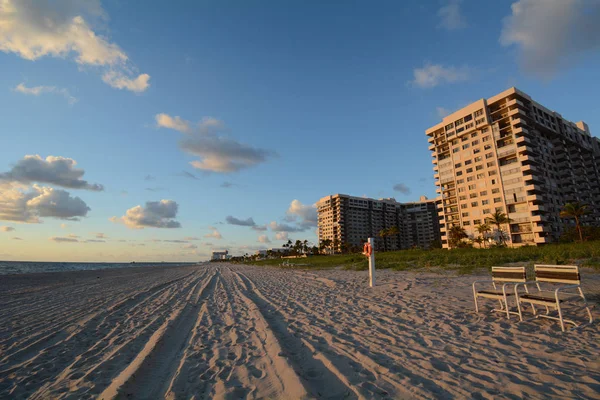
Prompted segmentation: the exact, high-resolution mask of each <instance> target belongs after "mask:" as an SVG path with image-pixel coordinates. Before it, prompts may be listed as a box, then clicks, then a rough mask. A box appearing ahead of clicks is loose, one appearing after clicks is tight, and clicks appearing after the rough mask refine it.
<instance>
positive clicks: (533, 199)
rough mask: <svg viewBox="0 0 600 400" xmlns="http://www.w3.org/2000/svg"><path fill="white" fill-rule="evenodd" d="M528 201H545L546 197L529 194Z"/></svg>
mask: <svg viewBox="0 0 600 400" xmlns="http://www.w3.org/2000/svg"><path fill="white" fill-rule="evenodd" d="M527 201H544V198H543V197H542V196H540V195H539V194H528V195H527Z"/></svg>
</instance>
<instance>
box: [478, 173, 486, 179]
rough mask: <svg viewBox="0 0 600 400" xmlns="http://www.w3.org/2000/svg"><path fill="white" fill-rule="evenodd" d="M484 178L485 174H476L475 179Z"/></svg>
mask: <svg viewBox="0 0 600 400" xmlns="http://www.w3.org/2000/svg"><path fill="white" fill-rule="evenodd" d="M483 178H485V174H477V179H483Z"/></svg>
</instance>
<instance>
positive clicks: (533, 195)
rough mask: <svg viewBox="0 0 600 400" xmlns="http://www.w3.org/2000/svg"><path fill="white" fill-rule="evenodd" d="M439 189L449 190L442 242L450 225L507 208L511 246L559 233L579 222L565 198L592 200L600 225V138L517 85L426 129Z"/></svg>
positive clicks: (469, 227)
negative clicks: (564, 214) (568, 215)
mask: <svg viewBox="0 0 600 400" xmlns="http://www.w3.org/2000/svg"><path fill="white" fill-rule="evenodd" d="M426 134H427V136H428V137H429V138H428V141H429V143H430V146H429V149H430V150H431V151H432V156H433V164H434V167H433V170H434V177H435V179H436V186H437V192H438V193H439V194H440V195H441V196H442V202H443V204H442V205H441V210H440V217H441V218H440V223H441V231H442V243H443V246H444V247H448V237H447V232H448V230H449V229H450V228H451V227H452V226H454V225H460V226H462V227H464V229H465V230H466V231H467V233H468V234H471V235H474V236H475V237H478V236H479V234H478V233H477V232H476V229H475V227H476V226H477V225H479V224H481V223H484V222H485V219H486V217H488V216H489V215H490V214H491V213H493V212H494V211H496V210H501V211H502V212H504V213H505V214H507V215H508V216H509V218H510V220H511V221H510V223H509V224H505V226H503V227H502V232H504V236H505V238H506V240H507V242H508V244H509V245H513V246H521V245H534V244H544V243H550V242H554V241H556V240H558V238H559V236H560V234H561V233H562V232H563V230H564V229H565V226H567V227H568V226H569V224H572V223H573V221H571V220H561V218H560V215H559V214H560V210H561V208H562V207H563V206H564V204H565V203H569V202H580V203H584V204H587V205H588V207H589V210H590V214H589V215H587V216H586V217H584V223H587V224H593V225H599V224H600V173H599V162H598V161H599V160H600V140H599V139H598V138H596V137H593V136H592V135H591V134H590V130H589V128H588V126H587V125H586V124H585V123H584V122H577V123H573V122H570V121H567V120H566V119H564V118H563V117H562V116H561V115H560V114H558V113H556V112H554V111H551V110H549V109H547V108H546V107H544V106H542V105H541V104H539V103H538V102H536V101H534V100H533V99H532V98H531V97H530V96H529V95H527V94H525V93H523V92H522V91H520V90H518V89H516V88H510V89H508V90H506V91H504V92H502V93H500V94H498V95H496V96H494V97H491V98H489V99H487V100H485V99H481V100H478V101H476V102H474V103H473V104H471V105H468V106H467V107H464V108H462V109H460V110H458V111H456V112H455V113H453V114H450V115H448V116H447V117H445V118H444V119H443V121H442V122H441V123H439V124H438V125H436V126H434V127H432V128H430V129H428V130H427V131H426Z"/></svg>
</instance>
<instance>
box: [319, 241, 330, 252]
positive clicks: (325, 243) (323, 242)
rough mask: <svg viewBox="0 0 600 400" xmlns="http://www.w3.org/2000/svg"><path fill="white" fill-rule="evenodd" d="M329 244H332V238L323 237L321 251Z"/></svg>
mask: <svg viewBox="0 0 600 400" xmlns="http://www.w3.org/2000/svg"><path fill="white" fill-rule="evenodd" d="M329 246H331V239H323V240H321V248H320V250H321V251H323V250H324V249H326V248H328V247H329Z"/></svg>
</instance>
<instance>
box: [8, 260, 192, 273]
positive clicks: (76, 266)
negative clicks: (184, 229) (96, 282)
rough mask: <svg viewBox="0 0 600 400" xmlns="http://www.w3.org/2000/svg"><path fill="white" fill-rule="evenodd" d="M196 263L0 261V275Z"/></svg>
mask: <svg viewBox="0 0 600 400" xmlns="http://www.w3.org/2000/svg"><path fill="white" fill-rule="evenodd" d="M194 264H197V263H160V262H154V263H76V262H37V261H0V275H9V274H33V273H37V272H63V271H86V270H95V269H109V268H128V267H151V266H157V265H161V266H176V265H194Z"/></svg>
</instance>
